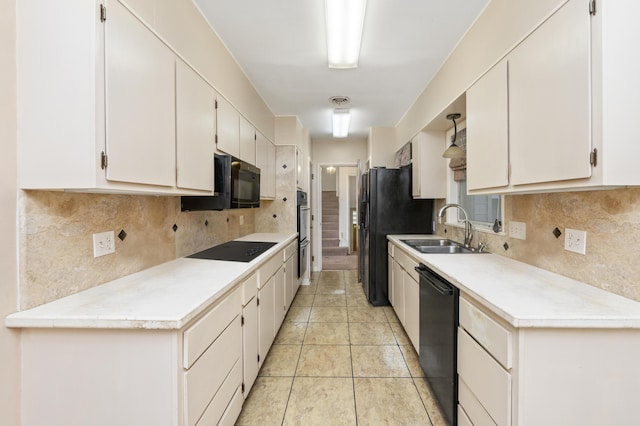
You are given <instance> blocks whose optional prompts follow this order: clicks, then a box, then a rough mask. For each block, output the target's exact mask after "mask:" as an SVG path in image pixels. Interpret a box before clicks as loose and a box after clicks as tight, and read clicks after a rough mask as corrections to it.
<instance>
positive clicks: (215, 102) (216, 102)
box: [213, 99, 218, 109]
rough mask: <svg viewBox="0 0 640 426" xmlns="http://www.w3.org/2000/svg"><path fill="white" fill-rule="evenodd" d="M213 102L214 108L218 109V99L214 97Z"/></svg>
mask: <svg viewBox="0 0 640 426" xmlns="http://www.w3.org/2000/svg"><path fill="white" fill-rule="evenodd" d="M213 103H214V104H215V109H218V100H217V99H216V100H215V101H213Z"/></svg>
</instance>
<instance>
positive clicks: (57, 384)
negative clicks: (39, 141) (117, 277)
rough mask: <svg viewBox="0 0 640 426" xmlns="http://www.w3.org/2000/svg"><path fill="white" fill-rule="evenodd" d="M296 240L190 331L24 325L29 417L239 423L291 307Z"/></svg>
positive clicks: (27, 420)
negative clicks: (288, 264)
mask: <svg viewBox="0 0 640 426" xmlns="http://www.w3.org/2000/svg"><path fill="white" fill-rule="evenodd" d="M293 243H294V245H295V243H296V242H295V241H294V242H293ZM295 247H297V245H295ZM295 247H294V246H291V245H289V246H287V248H286V249H282V250H280V251H278V252H277V253H275V254H274V255H273V256H272V257H271V258H270V259H268V260H267V261H265V262H264V263H263V264H262V265H261V266H260V267H259V268H257V270H256V271H254V272H253V273H252V274H250V275H249V276H248V277H247V278H245V279H244V280H243V281H242V282H241V283H239V284H238V285H236V286H235V287H234V288H233V289H231V290H230V291H228V293H227V294H226V295H224V296H222V298H221V299H218V300H217V301H216V302H215V303H214V304H212V305H211V306H210V307H208V308H207V309H206V310H205V312H203V313H202V314H200V315H198V317H197V318H195V319H194V320H193V321H191V322H190V323H189V324H187V325H186V326H185V327H183V328H181V329H153V330H148V329H137V328H129V329H96V328H24V329H23V330H22V331H21V342H22V367H23V373H22V379H23V381H22V397H21V400H22V408H23V418H22V425H24V426H39V425H43V426H44V425H51V424H61V425H62V424H64V425H67V424H68V425H71V424H74V425H75V424H82V425H96V426H111V425H147V424H148V425H154V426H155V425H158V426H165V425H166V426H184V425H189V426H192V425H233V424H234V423H235V421H236V420H237V418H238V416H239V414H240V411H241V410H242V405H243V403H244V400H245V398H246V397H247V396H248V394H249V391H250V390H251V387H252V385H253V383H254V382H255V380H256V377H257V375H258V370H259V367H260V366H261V365H262V363H263V362H264V358H265V357H266V355H267V353H268V351H269V348H270V347H271V344H272V343H273V340H274V338H275V335H276V333H277V331H278V328H279V326H280V324H281V323H282V319H283V318H284V315H286V306H285V303H286V299H285V294H287V291H286V288H287V287H286V285H287V278H286V274H285V268H286V266H285V263H284V261H285V259H286V260H287V261H289V262H290V261H291V259H295V256H294V254H295V252H296V250H293V249H294V248H295ZM287 249H289V251H287ZM287 255H288V257H286V256H287ZM292 269H293V268H292ZM265 280H266V281H265ZM277 288H278V290H277V291H276V289H277ZM292 288H294V289H296V290H297V287H292ZM292 294H294V293H292ZM276 297H277V299H276ZM289 305H290V303H289ZM278 309H279V312H278V313H276V310H278Z"/></svg>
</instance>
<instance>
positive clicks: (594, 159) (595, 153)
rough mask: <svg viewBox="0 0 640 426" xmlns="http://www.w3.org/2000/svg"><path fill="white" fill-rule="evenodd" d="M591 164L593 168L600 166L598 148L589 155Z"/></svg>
mask: <svg viewBox="0 0 640 426" xmlns="http://www.w3.org/2000/svg"><path fill="white" fill-rule="evenodd" d="M589 163H591V165H592V166H593V167H596V166H597V165H598V148H593V151H591V154H589Z"/></svg>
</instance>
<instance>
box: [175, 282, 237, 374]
mask: <svg viewBox="0 0 640 426" xmlns="http://www.w3.org/2000/svg"><path fill="white" fill-rule="evenodd" d="M241 306H242V305H241V294H240V289H237V290H234V292H233V293H231V294H230V295H229V296H227V297H225V298H224V300H222V301H221V302H220V303H218V305H216V306H215V307H214V308H213V309H211V310H210V311H209V312H207V313H206V314H205V316H203V317H202V318H200V319H199V320H198V321H197V322H196V323H195V324H193V325H192V326H191V327H189V328H187V329H186V330H185V331H184V334H183V340H184V343H183V350H184V355H183V367H184V368H189V367H191V365H192V364H193V363H194V362H195V361H196V360H197V359H198V357H199V356H200V355H202V353H203V352H204V351H205V350H206V349H207V348H208V347H209V345H211V342H213V341H214V340H216V338H217V337H218V336H219V335H220V333H222V331H223V330H224V329H225V328H226V327H227V325H229V323H230V322H231V321H232V320H233V319H234V318H235V317H236V316H238V314H240V308H241Z"/></svg>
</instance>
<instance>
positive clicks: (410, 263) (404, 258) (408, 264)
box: [393, 250, 420, 282]
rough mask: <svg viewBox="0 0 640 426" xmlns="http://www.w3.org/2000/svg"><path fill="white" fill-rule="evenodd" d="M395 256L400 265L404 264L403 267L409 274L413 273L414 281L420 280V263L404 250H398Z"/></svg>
mask: <svg viewBox="0 0 640 426" xmlns="http://www.w3.org/2000/svg"><path fill="white" fill-rule="evenodd" d="M393 258H394V259H395V260H396V262H398V263H399V264H400V266H402V269H404V270H405V271H406V272H407V274H409V275H411V278H413V279H414V281H416V282H420V275H418V272H417V271H416V266H418V263H417V262H416V261H415V260H413V259H412V258H410V257H409V256H408V255H407V254H406V253H405V252H403V251H402V250H396V252H395V256H394V257H393Z"/></svg>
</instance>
